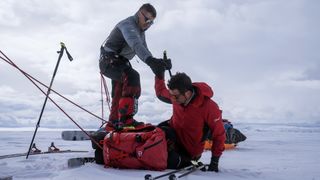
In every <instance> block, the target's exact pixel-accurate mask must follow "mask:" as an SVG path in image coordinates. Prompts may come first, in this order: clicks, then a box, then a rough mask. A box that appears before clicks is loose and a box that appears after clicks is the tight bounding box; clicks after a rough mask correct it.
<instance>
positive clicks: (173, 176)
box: [169, 164, 206, 180]
mask: <svg viewBox="0 0 320 180" xmlns="http://www.w3.org/2000/svg"><path fill="white" fill-rule="evenodd" d="M205 167H206V165H204V164H201V165H200V166H196V165H192V168H190V169H189V170H188V171H187V172H185V173H183V174H181V175H180V176H178V177H176V175H175V174H171V175H170V176H169V180H176V179H178V178H182V177H184V176H187V175H188V174H191V173H193V172H195V171H197V170H198V169H202V168H205ZM205 170H206V169H204V171H205Z"/></svg>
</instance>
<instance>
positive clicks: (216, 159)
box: [208, 156, 220, 172]
mask: <svg viewBox="0 0 320 180" xmlns="http://www.w3.org/2000/svg"><path fill="white" fill-rule="evenodd" d="M219 158H220V157H216V156H212V157H211V162H210V164H209V168H208V171H214V172H219V168H218V165H219Z"/></svg>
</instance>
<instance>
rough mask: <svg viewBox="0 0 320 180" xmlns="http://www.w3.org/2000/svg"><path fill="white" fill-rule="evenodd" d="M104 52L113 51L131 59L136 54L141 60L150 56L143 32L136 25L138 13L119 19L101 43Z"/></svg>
mask: <svg viewBox="0 0 320 180" xmlns="http://www.w3.org/2000/svg"><path fill="white" fill-rule="evenodd" d="M102 47H103V48H104V50H105V51H106V52H113V53H115V54H117V55H121V56H123V57H125V58H127V59H129V60H131V59H132V58H133V57H134V56H135V55H137V56H138V57H139V58H140V59H141V60H142V61H144V62H145V61H146V59H147V58H148V57H150V56H152V54H151V52H150V51H149V49H148V47H147V43H146V39H145V33H144V31H142V30H141V29H140V28H139V26H138V15H137V14H135V15H134V16H130V17H128V18H126V19H124V20H122V21H120V22H119V23H118V24H117V25H116V26H115V27H114V29H113V30H112V31H111V33H110V35H109V36H108V38H107V39H106V40H105V42H104V43H103V44H102Z"/></svg>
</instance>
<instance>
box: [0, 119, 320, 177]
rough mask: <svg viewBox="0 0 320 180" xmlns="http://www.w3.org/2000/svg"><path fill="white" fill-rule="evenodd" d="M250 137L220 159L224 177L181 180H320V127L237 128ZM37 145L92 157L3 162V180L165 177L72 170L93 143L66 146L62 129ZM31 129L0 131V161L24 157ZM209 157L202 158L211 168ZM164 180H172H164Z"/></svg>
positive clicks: (43, 132) (46, 133)
mask: <svg viewBox="0 0 320 180" xmlns="http://www.w3.org/2000/svg"><path fill="white" fill-rule="evenodd" d="M234 127H235V128H237V129H239V130H240V131H241V132H243V133H244V134H245V135H246V136H247V140H246V141H245V142H241V143H239V146H238V148H237V149H235V150H228V151H225V152H224V154H223V156H222V158H221V160H220V172H219V173H214V172H201V171H197V172H195V173H192V174H191V175H188V176H186V177H183V178H182V179H197V180H198V179H201V180H202V179H215V180H227V179H229V180H237V179H239V180H240V179H243V180H244V179H245V180H256V179H268V180H278V179H283V180H286V179H290V180H302V179H303V180H319V179H320V171H319V170H320V124H310V125H306V124H304V125H302V124H235V125H234ZM39 129H40V131H39V132H38V133H37V136H36V139H35V143H36V145H37V147H38V148H39V149H41V150H42V151H46V150H47V148H48V146H50V144H51V142H54V143H55V145H56V146H57V147H59V148H60V149H61V150H66V149H71V150H87V151H89V152H88V153H65V154H46V155H34V156H29V158H28V159H26V158H25V157H17V158H10V159H0V179H1V178H4V177H7V176H13V179H33V180H34V179H54V180H62V179H63V180H65V179H68V180H73V179H74V180H78V179H117V180H127V179H140V180H141V179H144V175H145V174H152V175H153V176H157V175H160V174H162V173H164V172H168V171H170V170H166V171H164V172H156V171H145V170H125V169H112V168H104V167H103V166H101V165H97V164H94V163H88V164H86V165H84V166H82V167H79V168H74V169H68V167H67V160H68V159H69V158H71V157H84V156H93V153H94V151H93V150H92V149H91V143H90V141H64V140H62V139H61V130H53V129H43V128H39ZM33 130H34V129H33V128H32V129H6V128H0V144H1V146H0V156H1V155H6V154H12V153H21V152H26V151H27V149H28V148H29V143H30V141H31V138H32V134H33ZM210 156H211V154H210V152H205V153H204V154H203V156H202V158H201V161H202V162H204V163H209V161H210ZM162 179H168V178H167V177H164V178H162Z"/></svg>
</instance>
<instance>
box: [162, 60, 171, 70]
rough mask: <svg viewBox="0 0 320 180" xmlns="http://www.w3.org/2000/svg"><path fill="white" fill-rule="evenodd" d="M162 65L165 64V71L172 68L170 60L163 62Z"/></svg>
mask: <svg viewBox="0 0 320 180" xmlns="http://www.w3.org/2000/svg"><path fill="white" fill-rule="evenodd" d="M164 64H165V69H166V70H170V69H171V68H172V63H171V59H165V60H164Z"/></svg>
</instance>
